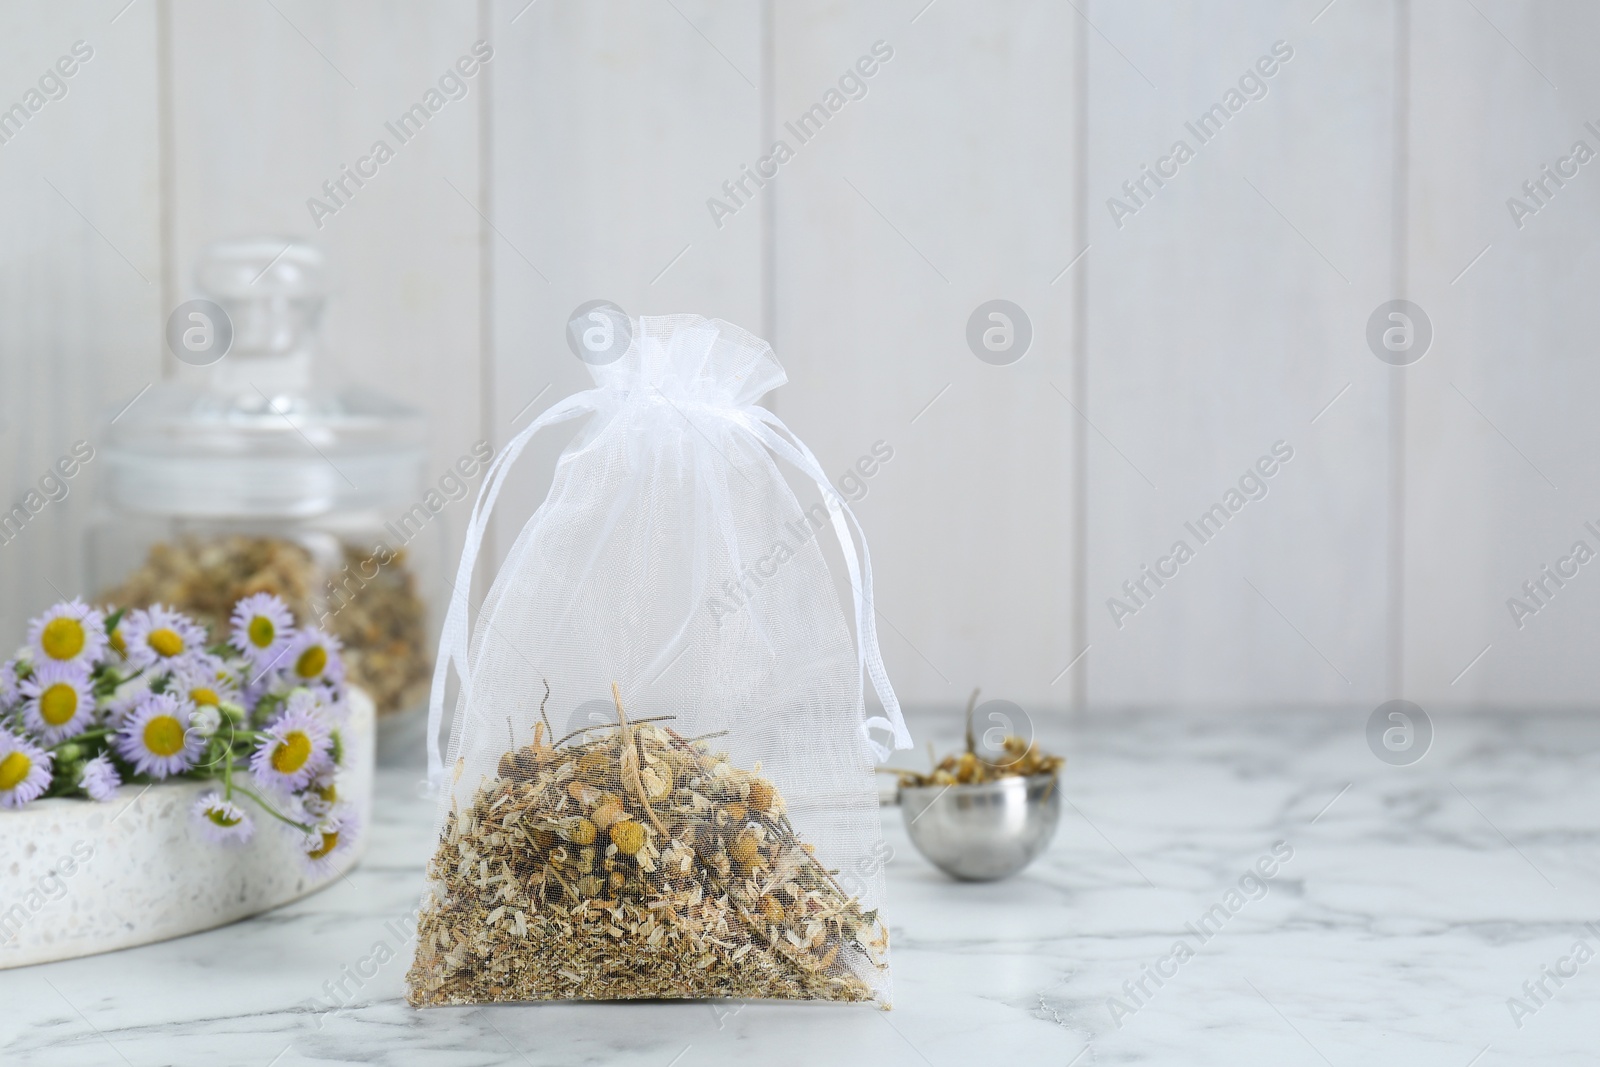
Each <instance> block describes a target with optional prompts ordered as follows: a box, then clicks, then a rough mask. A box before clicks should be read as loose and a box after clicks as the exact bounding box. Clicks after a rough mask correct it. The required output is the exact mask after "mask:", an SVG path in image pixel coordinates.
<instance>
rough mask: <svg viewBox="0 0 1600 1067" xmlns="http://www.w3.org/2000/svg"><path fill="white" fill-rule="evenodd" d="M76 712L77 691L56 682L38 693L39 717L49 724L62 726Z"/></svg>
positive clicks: (69, 720)
mask: <svg viewBox="0 0 1600 1067" xmlns="http://www.w3.org/2000/svg"><path fill="white" fill-rule="evenodd" d="M77 713H78V691H77V690H76V689H74V688H72V686H70V685H68V684H67V683H66V682H57V683H55V684H54V685H52V686H51V687H50V688H48V689H46V690H45V691H44V692H43V693H40V694H39V717H40V718H41V719H43V720H44V721H45V722H47V723H49V724H50V725H51V726H64V725H65V724H67V723H69V722H71V721H72V717H73V716H74V715H76V714H77Z"/></svg>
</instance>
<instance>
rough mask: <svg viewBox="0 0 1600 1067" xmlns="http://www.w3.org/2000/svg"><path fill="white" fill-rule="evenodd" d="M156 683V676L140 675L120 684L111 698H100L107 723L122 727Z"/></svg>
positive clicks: (112, 692)
mask: <svg viewBox="0 0 1600 1067" xmlns="http://www.w3.org/2000/svg"><path fill="white" fill-rule="evenodd" d="M155 681H156V677H155V676H152V675H149V674H139V675H135V676H134V677H132V678H129V679H128V680H127V681H125V682H120V683H118V685H117V687H116V688H115V689H113V690H112V691H111V693H110V695H109V696H103V697H101V698H100V707H101V709H102V710H103V711H105V713H106V721H107V722H109V723H110V724H111V725H112V726H120V725H121V724H122V721H123V720H124V719H126V718H127V717H128V715H129V714H131V713H132V711H133V709H134V708H136V707H138V706H139V704H140V703H141V702H142V701H143V700H144V698H145V697H147V696H149V695H150V686H151V684H152V683H154V682H155Z"/></svg>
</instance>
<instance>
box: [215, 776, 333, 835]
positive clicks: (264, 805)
mask: <svg viewBox="0 0 1600 1067" xmlns="http://www.w3.org/2000/svg"><path fill="white" fill-rule="evenodd" d="M233 788H235V789H237V790H239V792H241V793H243V794H244V795H245V796H247V797H249V798H250V799H251V800H253V801H255V802H256V803H257V804H259V805H261V810H262V811H264V812H266V813H267V814H268V815H271V816H272V817H273V818H274V819H277V820H278V821H279V822H282V823H287V824H288V825H290V826H292V827H294V828H295V829H296V830H302V831H304V832H305V833H308V834H310V833H315V832H316V827H314V826H307V825H306V824H305V823H301V822H295V821H294V820H293V819H291V818H289V817H288V816H287V815H285V814H283V813H282V812H281V811H279V810H278V809H277V808H275V807H273V806H272V805H271V804H269V803H268V802H267V801H266V800H264V799H263V798H262V797H261V796H259V795H257V794H256V793H254V792H252V791H251V790H249V789H246V788H245V787H244V786H242V785H240V786H234V787H233Z"/></svg>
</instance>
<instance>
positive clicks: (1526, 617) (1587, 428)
mask: <svg viewBox="0 0 1600 1067" xmlns="http://www.w3.org/2000/svg"><path fill="white" fill-rule="evenodd" d="M1415 23H1416V32H1415V34H1414V38H1413V40H1414V44H1413V49H1412V64H1413V68H1414V71H1415V74H1414V79H1413V81H1414V85H1415V104H1414V107H1415V114H1414V119H1413V122H1412V129H1413V131H1414V133H1413V145H1414V147H1413V151H1412V160H1413V169H1414V177H1413V184H1412V188H1411V200H1412V204H1413V208H1412V211H1413V221H1412V224H1411V226H1410V229H1409V233H1408V238H1409V240H1410V242H1411V245H1412V249H1413V255H1412V268H1411V273H1410V277H1409V279H1408V281H1409V286H1410V288H1411V290H1412V291H1413V293H1414V295H1413V297H1412V299H1414V300H1415V301H1417V302H1418V303H1419V304H1420V305H1421V306H1422V307H1423V308H1424V309H1425V310H1426V311H1427V313H1428V314H1429V316H1430V317H1431V319H1432V322H1433V328H1434V338H1435V339H1434V342H1433V348H1432V350H1431V351H1430V352H1429V353H1428V354H1427V355H1426V356H1425V357H1424V358H1423V359H1422V361H1421V362H1419V363H1417V364H1415V365H1413V366H1411V367H1408V368H1406V371H1405V373H1406V375H1407V385H1408V405H1407V420H1408V433H1407V453H1408V457H1409V464H1408V467H1409V469H1408V474H1407V480H1408V483H1409V485H1410V490H1409V494H1408V495H1409V506H1410V513H1409V515H1408V517H1407V528H1408V545H1407V575H1408V581H1407V588H1406V597H1407V602H1408V610H1407V633H1406V648H1407V656H1406V673H1407V688H1408V690H1409V691H1410V692H1411V693H1412V694H1415V696H1414V699H1417V700H1418V701H1419V702H1422V703H1423V704H1424V706H1425V707H1426V706H1428V705H1429V704H1451V703H1467V702H1491V703H1498V704H1517V703H1522V702H1533V703H1541V704H1567V703H1579V702H1587V701H1589V700H1590V699H1592V694H1593V691H1594V687H1595V684H1596V682H1597V681H1600V666H1597V664H1596V660H1595V657H1594V656H1593V654H1592V647H1593V644H1594V641H1595V639H1596V637H1597V636H1600V578H1597V577H1596V574H1597V573H1600V570H1597V568H1596V567H1594V566H1593V565H1579V564H1578V563H1577V562H1576V560H1572V561H1570V562H1569V563H1567V564H1561V562H1560V561H1561V560H1562V559H1563V558H1564V557H1570V556H1571V554H1572V549H1573V547H1574V545H1575V544H1576V542H1578V541H1580V540H1581V541H1583V542H1585V543H1586V544H1587V546H1588V548H1589V550H1591V551H1600V535H1596V534H1595V533H1594V532H1593V531H1591V530H1590V529H1589V528H1588V527H1587V526H1586V525H1585V524H1586V523H1594V524H1595V525H1596V526H1600V499H1597V498H1596V495H1595V492H1594V486H1595V485H1596V480H1597V477H1600V450H1597V447H1596V446H1597V445H1600V430H1597V429H1596V426H1595V422H1594V419H1593V413H1592V408H1593V398H1594V396H1595V395H1596V391H1597V389H1600V368H1597V367H1596V365H1595V361H1594V359H1593V355H1592V353H1593V348H1594V340H1593V339H1594V336H1595V331H1596V327H1597V325H1600V318H1597V316H1600V311H1597V309H1596V307H1595V304H1594V301H1593V299H1592V298H1591V296H1590V294H1591V292H1592V291H1593V289H1594V286H1595V284H1596V281H1597V280H1600V254H1597V252H1596V248H1595V242H1594V240H1593V234H1594V232H1595V226H1596V223H1597V221H1600V164H1596V163H1593V162H1591V163H1587V164H1584V165H1582V166H1578V165H1577V164H1576V162H1575V161H1572V162H1569V163H1568V164H1567V165H1566V166H1567V168H1569V169H1576V174H1569V176H1568V177H1566V178H1565V179H1561V178H1559V176H1557V178H1556V179H1551V178H1548V177H1546V176H1545V174H1544V173H1543V171H1542V168H1543V167H1545V166H1550V167H1555V166H1557V164H1558V161H1559V160H1560V159H1562V158H1568V159H1569V160H1570V159H1571V156H1572V150H1573V146H1574V145H1575V143H1576V142H1579V141H1582V142H1584V143H1585V144H1586V145H1587V148H1588V150H1589V152H1590V153H1595V152H1600V134H1597V133H1596V132H1595V131H1594V130H1593V129H1591V128H1589V127H1588V126H1586V125H1585V124H1586V123H1587V122H1596V123H1597V124H1600V78H1597V76H1596V74H1595V71H1594V68H1593V63H1592V61H1591V60H1590V58H1589V56H1588V54H1587V51H1586V46H1587V44H1588V43H1589V42H1592V41H1594V40H1595V36H1596V33H1597V31H1600V14H1597V13H1596V11H1595V10H1594V8H1593V5H1588V4H1581V3H1558V4H1541V5H1536V6H1527V5H1520V4H1509V3H1493V2H1479V3H1477V4H1476V5H1475V6H1467V5H1456V4H1449V3H1443V2H1438V0H1417V2H1416V12H1415ZM1557 181H1559V182H1560V184H1557ZM1524 182H1543V183H1544V187H1543V189H1542V190H1541V189H1538V188H1536V189H1535V191H1534V192H1533V193H1532V194H1530V193H1529V192H1528V191H1527V190H1526V189H1525V188H1524V187H1523V183H1524ZM1513 198H1515V200H1516V201H1517V202H1520V203H1521V204H1523V205H1526V207H1527V208H1528V209H1529V213H1527V214H1520V217H1514V213H1513V211H1512V210H1511V207H1510V206H1509V204H1508V201H1511V200H1512V199H1513ZM1541 201H1542V203H1541ZM1519 223H1520V224H1519ZM1546 566H1550V567H1557V566H1563V567H1565V568H1566V569H1569V570H1571V569H1575V570H1576V571H1577V573H1576V575H1575V576H1571V575H1569V577H1567V578H1565V579H1562V578H1560V577H1559V576H1556V577H1554V578H1551V577H1549V576H1547V575H1546V574H1545V573H1544V572H1543V568H1545V567H1546ZM1526 582H1537V583H1540V585H1536V586H1535V587H1534V591H1533V592H1532V593H1531V594H1530V593H1529V592H1528V591H1527V590H1526V589H1525V588H1524V583H1526ZM1558 583H1559V584H1558ZM1513 598H1515V600H1516V601H1517V602H1520V603H1521V604H1523V605H1525V606H1526V607H1527V608H1529V609H1532V610H1531V611H1529V612H1528V613H1525V614H1524V613H1521V612H1517V613H1514V612H1513V611H1512V609H1511V606H1510V602H1511V601H1512V600H1513Z"/></svg>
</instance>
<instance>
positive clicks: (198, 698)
mask: <svg viewBox="0 0 1600 1067" xmlns="http://www.w3.org/2000/svg"><path fill="white" fill-rule="evenodd" d="M166 691H167V692H169V693H172V694H173V695H175V696H177V697H179V698H181V699H184V700H188V701H189V702H190V703H192V704H194V706H195V707H197V708H212V709H215V708H218V707H220V706H221V705H222V703H223V702H224V701H226V702H228V703H230V704H237V703H238V702H239V687H238V685H237V683H236V682H235V681H234V678H233V675H232V673H231V672H230V671H229V670H228V668H227V665H226V664H224V663H223V662H222V660H221V659H220V658H219V657H217V656H213V655H211V654H210V653H208V652H206V653H200V654H198V655H196V656H195V657H193V658H192V659H190V660H189V661H188V662H187V663H184V664H181V665H179V666H178V668H177V669H175V670H174V671H173V672H172V678H171V680H170V681H169V682H168V683H167V690H166Z"/></svg>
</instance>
